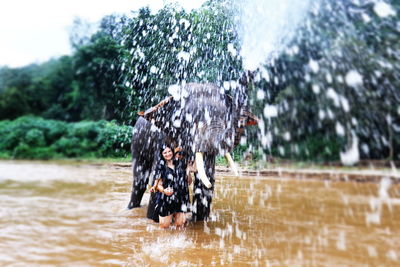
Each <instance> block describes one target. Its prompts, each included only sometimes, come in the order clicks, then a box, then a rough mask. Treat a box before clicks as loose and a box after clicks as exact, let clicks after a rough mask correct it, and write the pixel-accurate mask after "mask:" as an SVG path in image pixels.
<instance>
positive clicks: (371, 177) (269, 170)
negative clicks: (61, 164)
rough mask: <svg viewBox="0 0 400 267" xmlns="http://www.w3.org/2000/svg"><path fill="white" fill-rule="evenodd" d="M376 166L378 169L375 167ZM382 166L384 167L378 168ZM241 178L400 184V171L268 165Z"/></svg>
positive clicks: (246, 170)
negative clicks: (256, 177)
mask: <svg viewBox="0 0 400 267" xmlns="http://www.w3.org/2000/svg"><path fill="white" fill-rule="evenodd" d="M111 164H112V165H113V166H116V167H121V168H131V167H132V164H131V163H130V162H114V163H111ZM375 166H378V167H375ZM379 166H384V167H379ZM238 169H239V174H240V175H241V176H262V177H282V178H292V179H316V180H330V181H355V182H380V181H381V180H382V178H388V179H390V180H392V182H394V183H400V171H399V170H398V169H397V168H396V165H394V164H393V166H392V167H391V168H387V167H386V165H384V164H382V163H379V165H371V164H369V165H361V166H356V167H343V166H328V165H315V164H308V165H306V164H304V165H302V164H294V163H283V164H281V165H279V164H276V163H274V164H270V166H263V167H262V168H260V169H256V168H255V167H254V165H239V166H238ZM216 172H217V174H224V175H233V173H232V172H231V170H230V169H229V168H228V167H226V166H223V165H217V166H216Z"/></svg>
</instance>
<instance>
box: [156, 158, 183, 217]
mask: <svg viewBox="0 0 400 267" xmlns="http://www.w3.org/2000/svg"><path fill="white" fill-rule="evenodd" d="M173 163H174V169H171V168H169V167H168V166H167V164H166V162H165V161H164V160H161V161H160V163H159V164H158V165H157V167H156V172H155V178H156V179H158V178H161V179H162V184H163V187H164V188H167V187H172V188H173V190H174V193H173V194H172V195H171V196H167V195H166V194H164V193H162V194H161V198H160V199H159V201H158V203H157V206H158V207H156V209H158V210H159V215H160V216H163V217H164V216H168V215H170V214H173V213H175V212H187V211H188V210H189V187H188V183H187V179H186V168H185V164H183V162H182V161H181V160H174V161H173Z"/></svg>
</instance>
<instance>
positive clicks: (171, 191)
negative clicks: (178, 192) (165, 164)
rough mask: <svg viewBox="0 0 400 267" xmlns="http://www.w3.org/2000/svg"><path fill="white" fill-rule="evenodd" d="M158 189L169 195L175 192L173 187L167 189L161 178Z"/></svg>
mask: <svg viewBox="0 0 400 267" xmlns="http://www.w3.org/2000/svg"><path fill="white" fill-rule="evenodd" d="M157 190H158V191H159V192H161V193H164V194H166V195H167V196H172V194H173V193H174V190H173V189H172V188H170V189H169V190H166V189H165V188H164V186H163V183H162V179H160V182H159V183H158V185H157Z"/></svg>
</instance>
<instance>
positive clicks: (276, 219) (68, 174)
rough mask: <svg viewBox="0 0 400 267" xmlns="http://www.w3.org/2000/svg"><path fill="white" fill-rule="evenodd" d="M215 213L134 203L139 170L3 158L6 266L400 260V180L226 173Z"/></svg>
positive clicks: (0, 209) (0, 211)
mask: <svg viewBox="0 0 400 267" xmlns="http://www.w3.org/2000/svg"><path fill="white" fill-rule="evenodd" d="M216 180H217V182H216V192H215V195H214V200H213V206H212V216H211V217H210V221H208V222H206V223H204V222H197V223H190V224H189V225H188V226H187V227H186V229H184V230H173V229H172V230H161V229H159V228H158V225H157V224H156V223H154V222H152V221H150V220H148V219H146V218H145V213H146V207H145V203H144V202H142V203H143V204H144V206H143V207H141V208H137V209H133V210H125V207H126V205H127V203H128V198H129V193H130V188H131V170H130V168H123V167H116V166H112V165H90V164H71V163H68V164H67V163H60V162H26V161H0V266H163V265H168V264H169V265H173V266H400V187H399V185H398V184H392V183H390V180H387V179H383V180H382V182H381V183H356V182H339V181H336V182H329V181H317V180H295V179H285V178H284V177H283V178H282V177H281V178H266V177H254V176H253V177H244V176H243V177H240V178H236V177H233V176H229V175H227V174H217V176H216Z"/></svg>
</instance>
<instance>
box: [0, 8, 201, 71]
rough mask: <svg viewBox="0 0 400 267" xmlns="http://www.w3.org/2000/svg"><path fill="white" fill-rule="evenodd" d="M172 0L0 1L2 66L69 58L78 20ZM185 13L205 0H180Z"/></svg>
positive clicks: (0, 60)
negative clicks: (73, 33)
mask: <svg viewBox="0 0 400 267" xmlns="http://www.w3.org/2000/svg"><path fill="white" fill-rule="evenodd" d="M165 2H174V1H171V0H0V66H4V65H7V66H9V67H19V66H24V65H27V64H30V63H40V62H43V61H46V60H48V59H50V58H52V57H58V56H61V55H65V54H69V53H70V52H71V48H70V43H69V29H70V28H71V26H72V23H73V20H74V18H75V17H80V18H82V19H83V20H85V21H89V22H97V21H99V20H100V19H101V18H102V17H104V16H105V15H109V14H112V13H127V14H129V13H130V11H131V10H137V9H139V8H140V7H143V6H150V8H151V9H152V10H153V11H156V10H158V9H160V8H161V7H162V6H163V5H164V3H165ZM179 2H180V5H181V6H183V7H184V8H186V9H188V10H189V9H191V8H198V7H200V6H201V4H202V3H203V2H204V0H180V1H179Z"/></svg>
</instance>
